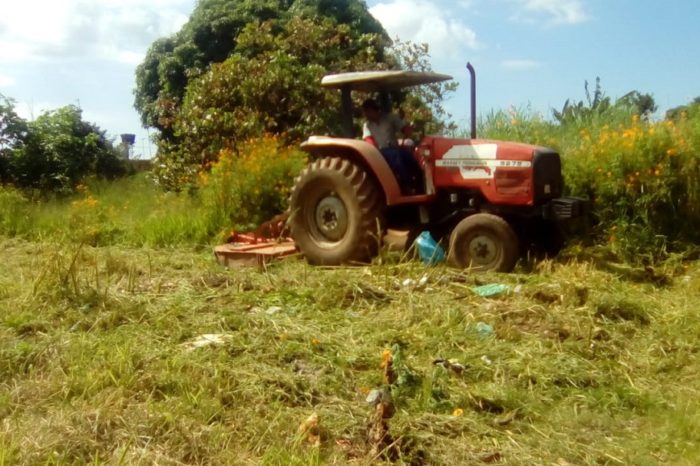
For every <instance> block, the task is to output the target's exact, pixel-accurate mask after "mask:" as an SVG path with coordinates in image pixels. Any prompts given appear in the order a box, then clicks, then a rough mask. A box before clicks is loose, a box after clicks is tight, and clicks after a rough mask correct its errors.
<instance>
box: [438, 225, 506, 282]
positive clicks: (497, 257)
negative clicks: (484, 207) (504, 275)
mask: <svg viewBox="0 0 700 466" xmlns="http://www.w3.org/2000/svg"><path fill="white" fill-rule="evenodd" d="M518 251H519V250H518V237H517V236H516V235H515V232H514V231H513V229H512V228H511V227H510V225H508V222H506V221H505V220H504V219H502V218H501V217H498V216H496V215H492V214H485V213H480V214H474V215H470V216H469V217H467V218H465V219H464V220H462V221H461V222H459V223H458V224H457V226H456V227H455V229H454V230H452V234H451V235H450V249H449V254H448V261H449V262H450V263H451V264H452V265H454V266H456V267H460V268H470V269H471V270H473V271H476V272H510V271H512V270H513V268H514V267H515V263H516V262H517V261H518Z"/></svg>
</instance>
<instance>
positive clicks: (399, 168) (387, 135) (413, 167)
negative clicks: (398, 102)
mask: <svg viewBox="0 0 700 466" xmlns="http://www.w3.org/2000/svg"><path fill="white" fill-rule="evenodd" d="M362 111H363V113H364V115H365V118H366V121H365V123H364V125H363V126H362V139H364V140H365V142H368V143H370V144H372V145H374V146H375V147H377V149H379V151H380V152H381V153H382V155H383V156H384V159H385V160H386V161H387V163H388V164H389V167H390V168H391V169H392V171H393V172H394V174H395V175H396V178H397V180H398V182H399V186H400V187H401V190H402V191H407V192H410V191H411V190H414V189H415V187H416V184H417V183H416V179H417V178H418V179H419V178H420V177H418V176H417V175H418V174H419V173H420V167H419V166H418V163H417V162H416V159H414V158H413V155H412V154H411V153H410V152H409V151H408V150H404V149H402V148H401V147H399V143H398V140H397V139H396V134H397V133H401V134H402V135H403V136H404V137H405V138H408V137H410V136H411V133H412V130H411V126H410V125H408V124H407V123H406V122H404V121H403V120H402V119H401V118H399V117H398V116H397V115H394V114H393V113H384V112H382V110H381V108H380V107H379V104H378V103H377V101H376V100H374V99H367V100H365V101H364V102H363V103H362Z"/></svg>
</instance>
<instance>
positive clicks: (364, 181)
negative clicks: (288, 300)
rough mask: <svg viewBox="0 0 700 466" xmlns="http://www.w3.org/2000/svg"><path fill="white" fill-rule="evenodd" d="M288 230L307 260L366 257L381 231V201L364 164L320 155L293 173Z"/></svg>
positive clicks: (326, 262)
mask: <svg viewBox="0 0 700 466" xmlns="http://www.w3.org/2000/svg"><path fill="white" fill-rule="evenodd" d="M289 207H290V214H291V217H290V231H291V235H292V238H293V239H294V241H295V242H296V244H297V247H298V248H299V250H300V251H301V252H302V254H304V256H305V257H306V259H307V260H308V261H309V263H311V264H316V265H338V264H343V263H349V262H366V261H369V260H371V259H372V258H373V257H374V256H376V254H377V252H378V250H379V245H380V244H381V239H382V235H383V219H382V211H383V202H382V198H381V196H380V194H379V190H378V189H377V186H376V184H375V182H374V180H373V179H372V178H371V177H370V176H369V175H368V174H367V172H366V171H365V169H364V168H362V167H361V166H359V165H356V164H354V163H352V162H350V161H349V160H346V159H342V158H340V157H324V158H321V159H318V160H316V161H314V162H313V163H312V164H310V165H309V166H308V167H307V168H306V169H305V170H304V171H303V172H302V173H301V175H300V176H299V178H297V181H296V184H295V186H294V189H293V190H292V195H291V198H290V201H289Z"/></svg>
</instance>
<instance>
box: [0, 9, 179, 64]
mask: <svg viewBox="0 0 700 466" xmlns="http://www.w3.org/2000/svg"><path fill="white" fill-rule="evenodd" d="M192 6H193V0H53V1H50V2H48V1H45V0H22V1H18V2H8V4H7V5H3V12H2V15H1V16H0V62H2V61H5V62H23V61H24V62H26V61H55V60H60V59H65V58H80V59H85V58H104V59H106V60H114V61H118V62H125V63H129V64H133V63H135V62H136V60H137V58H138V57H142V56H143V54H144V53H145V51H146V49H147V48H148V46H149V45H150V44H151V43H152V42H153V41H154V40H155V39H157V38H158V37H161V36H164V35H167V34H171V33H173V32H175V31H177V30H178V29H179V28H180V27H181V26H182V24H183V23H184V22H185V21H186V20H187V15H188V14H189V13H190V10H191V9H192Z"/></svg>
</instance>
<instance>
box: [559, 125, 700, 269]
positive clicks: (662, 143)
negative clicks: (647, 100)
mask: <svg viewBox="0 0 700 466" xmlns="http://www.w3.org/2000/svg"><path fill="white" fill-rule="evenodd" d="M579 135H580V139H579V143H578V144H576V145H571V146H569V147H567V148H566V178H567V182H568V185H569V188H570V189H571V190H572V191H573V192H575V193H580V194H587V195H589V196H590V197H591V198H592V199H593V201H594V203H595V212H596V214H597V216H598V218H599V220H600V222H601V227H603V229H604V231H605V233H606V234H607V236H608V239H609V241H610V243H611V244H612V245H613V246H615V247H616V248H618V249H620V252H623V253H624V254H625V255H628V256H635V255H638V254H639V253H640V252H642V251H651V252H650V254H651V255H658V254H659V253H661V252H662V251H663V248H665V247H666V246H668V243H669V242H670V243H674V242H698V241H700V189H698V179H699V178H698V177H699V176H700V165H699V163H698V162H699V161H700V119H698V120H687V119H684V120H682V121H679V122H673V121H663V122H659V123H645V122H642V121H640V119H639V117H638V116H636V115H633V116H632V117H631V118H630V119H629V120H628V121H627V122H625V123H622V124H618V125H615V126H610V125H602V126H598V127H592V128H580V130H579Z"/></svg>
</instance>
